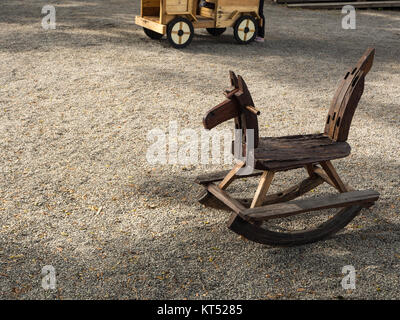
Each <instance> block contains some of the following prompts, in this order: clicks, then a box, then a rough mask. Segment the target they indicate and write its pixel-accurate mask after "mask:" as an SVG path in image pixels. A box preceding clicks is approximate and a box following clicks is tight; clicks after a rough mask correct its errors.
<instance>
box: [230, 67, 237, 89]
mask: <svg viewBox="0 0 400 320" xmlns="http://www.w3.org/2000/svg"><path fill="white" fill-rule="evenodd" d="M229 77H230V79H231V85H232V87H235V88H237V87H238V78H237V77H236V74H235V73H234V72H233V71H231V70H229Z"/></svg>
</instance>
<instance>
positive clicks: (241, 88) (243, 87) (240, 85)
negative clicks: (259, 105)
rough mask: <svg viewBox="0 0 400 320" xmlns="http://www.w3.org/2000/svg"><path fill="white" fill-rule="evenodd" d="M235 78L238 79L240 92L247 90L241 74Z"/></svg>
mask: <svg viewBox="0 0 400 320" xmlns="http://www.w3.org/2000/svg"><path fill="white" fill-rule="evenodd" d="M237 79H238V89H239V91H240V92H242V93H243V92H245V91H247V85H246V82H244V80H243V78H242V76H238V77H237Z"/></svg>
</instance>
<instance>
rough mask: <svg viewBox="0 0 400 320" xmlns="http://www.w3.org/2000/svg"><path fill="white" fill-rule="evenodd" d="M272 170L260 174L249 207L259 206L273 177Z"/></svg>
mask: <svg viewBox="0 0 400 320" xmlns="http://www.w3.org/2000/svg"><path fill="white" fill-rule="evenodd" d="M274 174H275V172H274V171H264V173H263V174H262V176H261V179H260V183H259V184H258V188H257V191H256V194H255V195H254V198H253V202H252V203H251V206H250V208H254V207H258V206H260V205H261V204H262V203H263V201H264V199H265V197H266V195H267V192H268V189H269V186H270V185H271V182H272V179H273V178H274Z"/></svg>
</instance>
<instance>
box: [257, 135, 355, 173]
mask: <svg viewBox="0 0 400 320" xmlns="http://www.w3.org/2000/svg"><path fill="white" fill-rule="evenodd" d="M350 150H351V149H350V146H349V145H348V143H347V142H336V141H333V140H332V139H330V138H329V137H327V136H325V135H323V134H322V133H321V134H310V135H296V136H285V137H267V138H260V140H259V146H258V148H256V149H255V151H254V157H255V160H256V165H255V167H256V169H258V170H274V171H278V170H288V169H292V168H296V167H302V166H304V165H306V164H311V163H317V162H320V161H324V160H332V159H338V158H344V157H346V156H348V155H349V154H350Z"/></svg>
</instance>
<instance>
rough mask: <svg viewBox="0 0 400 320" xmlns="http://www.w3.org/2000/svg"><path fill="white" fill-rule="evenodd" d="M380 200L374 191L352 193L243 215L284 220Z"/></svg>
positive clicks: (273, 205)
mask: <svg viewBox="0 0 400 320" xmlns="http://www.w3.org/2000/svg"><path fill="white" fill-rule="evenodd" d="M378 198H379V193H378V192H376V191H374V190H363V191H350V192H345V193H339V194H336V195H330V196H326V197H321V198H317V199H305V200H293V201H288V202H284V203H277V204H271V205H268V206H263V207H258V208H252V209H247V210H246V211H244V213H243V215H244V216H246V217H247V218H248V219H249V220H254V221H259V220H267V219H274V218H283V217H287V216H291V215H295V214H299V213H304V212H308V211H315V210H321V209H328V208H338V207H347V206H350V205H354V204H361V203H366V202H373V201H376V200H377V199H378Z"/></svg>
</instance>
